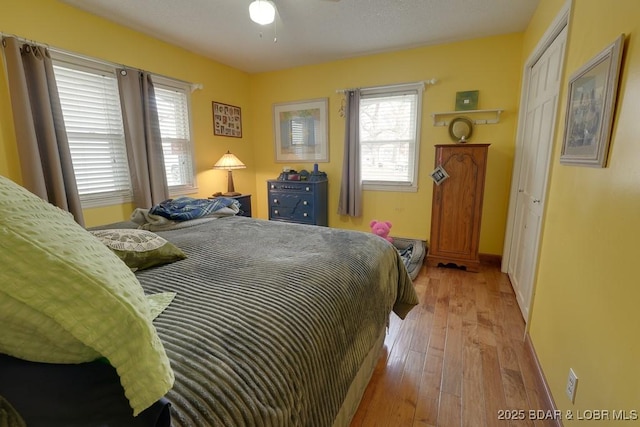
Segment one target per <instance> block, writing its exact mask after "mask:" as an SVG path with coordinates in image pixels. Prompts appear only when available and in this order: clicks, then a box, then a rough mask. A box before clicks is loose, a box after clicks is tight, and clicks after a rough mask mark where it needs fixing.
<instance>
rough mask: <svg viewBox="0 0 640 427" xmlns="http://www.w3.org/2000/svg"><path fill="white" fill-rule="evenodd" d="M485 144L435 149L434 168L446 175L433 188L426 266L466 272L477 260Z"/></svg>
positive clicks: (472, 267)
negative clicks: (448, 266)
mask: <svg viewBox="0 0 640 427" xmlns="http://www.w3.org/2000/svg"><path fill="white" fill-rule="evenodd" d="M488 148H489V144H440V145H436V166H441V167H442V168H443V169H444V170H445V171H446V172H447V174H448V175H449V178H447V179H445V180H444V181H442V183H441V184H440V185H435V184H434V189H433V201H432V209H431V235H430V239H429V252H428V254H427V264H428V265H431V266H437V265H439V264H445V265H447V264H454V265H456V266H458V267H465V268H466V269H467V270H469V271H477V270H478V269H479V267H480V260H479V256H478V249H479V242H480V223H481V220H482V201H483V194H484V180H485V170H486V162H487V151H488Z"/></svg>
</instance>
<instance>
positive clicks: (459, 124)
mask: <svg viewBox="0 0 640 427" xmlns="http://www.w3.org/2000/svg"><path fill="white" fill-rule="evenodd" d="M472 134H473V123H472V122H471V120H469V119H467V118H466V117H456V118H455V119H453V120H451V123H449V136H450V137H451V139H453V140H454V141H456V142H467V141H468V140H469V138H471V135H472Z"/></svg>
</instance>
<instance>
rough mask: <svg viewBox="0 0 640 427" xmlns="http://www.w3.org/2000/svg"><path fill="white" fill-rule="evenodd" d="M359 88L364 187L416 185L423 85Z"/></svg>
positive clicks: (409, 187)
mask: <svg viewBox="0 0 640 427" xmlns="http://www.w3.org/2000/svg"><path fill="white" fill-rule="evenodd" d="M411 86H414V87H407V85H403V86H402V88H400V89H386V90H383V89H372V90H367V89H363V90H362V96H361V99H360V117H359V120H360V170H361V178H362V181H363V185H364V188H365V189H382V190H401V191H402V190H404V191H411V190H415V189H417V175H418V174H417V169H418V168H417V164H416V160H417V159H418V153H419V129H420V126H419V124H420V115H421V113H420V111H421V104H422V85H417V84H416V85H411Z"/></svg>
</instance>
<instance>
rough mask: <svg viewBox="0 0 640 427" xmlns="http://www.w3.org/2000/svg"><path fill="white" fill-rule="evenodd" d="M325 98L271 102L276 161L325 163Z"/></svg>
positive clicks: (326, 142)
mask: <svg viewBox="0 0 640 427" xmlns="http://www.w3.org/2000/svg"><path fill="white" fill-rule="evenodd" d="M327 107H328V99H327V98H320V99H311V100H308V101H299V102H288V103H283V104H274V106H273V126H274V135H275V143H274V145H275V157H276V162H313V163H319V162H328V161H329V141H328V135H329V132H328V130H329V125H328V119H327Z"/></svg>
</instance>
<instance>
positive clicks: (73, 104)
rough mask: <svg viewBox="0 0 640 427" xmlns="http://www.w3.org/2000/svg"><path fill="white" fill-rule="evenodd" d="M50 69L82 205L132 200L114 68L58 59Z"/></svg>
mask: <svg viewBox="0 0 640 427" xmlns="http://www.w3.org/2000/svg"><path fill="white" fill-rule="evenodd" d="M54 73H55V78H56V83H57V86H58V92H59V94H60V103H61V104H62V114H63V117H64V122H65V127H66V130H67V137H68V139H69V146H70V150H71V158H72V162H73V169H74V172H75V175H76V180H77V185H78V192H79V194H80V200H81V202H82V205H83V206H84V207H90V206H99V205H104V204H112V203H123V202H126V201H131V200H132V193H131V182H130V179H129V166H128V163H127V153H126V147H125V141H124V130H123V125H122V113H121V109H120V98H119V96H118V83H117V80H116V76H115V73H114V70H113V69H112V70H109V69H105V68H103V67H100V66H99V64H91V65H86V64H79V63H77V62H76V63H73V64H72V63H67V62H63V61H56V62H55V65H54Z"/></svg>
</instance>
